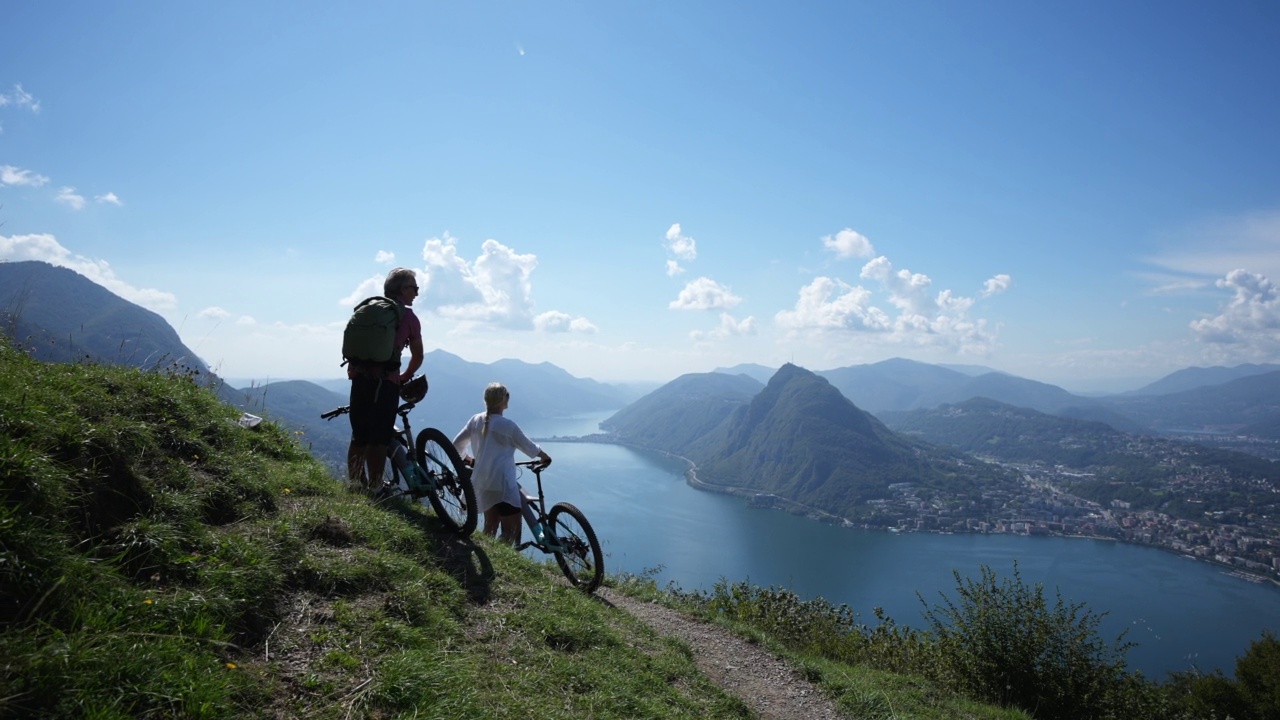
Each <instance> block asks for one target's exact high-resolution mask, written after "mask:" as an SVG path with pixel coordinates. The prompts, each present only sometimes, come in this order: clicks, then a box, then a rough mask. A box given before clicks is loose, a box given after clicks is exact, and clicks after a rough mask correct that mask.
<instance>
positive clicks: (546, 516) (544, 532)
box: [516, 460, 604, 594]
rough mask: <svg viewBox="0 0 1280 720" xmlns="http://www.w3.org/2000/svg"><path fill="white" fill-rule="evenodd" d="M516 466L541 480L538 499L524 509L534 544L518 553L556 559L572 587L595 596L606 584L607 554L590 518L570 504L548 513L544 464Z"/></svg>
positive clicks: (530, 501)
mask: <svg viewBox="0 0 1280 720" xmlns="http://www.w3.org/2000/svg"><path fill="white" fill-rule="evenodd" d="M516 465H517V466H518V467H525V468H529V469H530V470H532V471H533V474H534V476H535V477H537V478H538V497H536V498H533V497H531V498H529V502H528V503H527V504H526V505H525V507H526V508H529V509H530V510H532V512H526V513H525V515H524V518H525V522H526V523H527V524H528V525H529V530H531V531H532V532H533V540H531V541H529V542H526V543H524V544H522V545H520V547H519V548H517V549H519V550H525V549H527V548H534V549H536V550H540V551H542V552H544V553H548V554H550V555H552V556H554V557H555V559H556V564H557V565H559V566H560V570H561V571H562V572H564V576H565V577H566V578H569V583H570V584H572V585H573V586H574V587H576V588H578V589H579V590H582V591H583V592H585V593H588V594H589V593H593V592H595V590H596V588H598V587H600V583H601V582H603V581H604V553H603V552H602V551H601V550H600V541H599V540H597V539H596V531H595V530H593V529H592V528H591V523H589V522H587V516H586V515H583V514H582V511H581V510H579V509H578V508H577V507H575V506H574V505H571V504H569V503H567V502H560V503H556V504H555V505H554V506H553V507H552V508H551V512H547V499H546V496H545V495H544V494H543V492H542V471H543V470H544V469H545V467H544V466H543V464H542V462H541V461H540V460H530V461H526V462H518V463H516Z"/></svg>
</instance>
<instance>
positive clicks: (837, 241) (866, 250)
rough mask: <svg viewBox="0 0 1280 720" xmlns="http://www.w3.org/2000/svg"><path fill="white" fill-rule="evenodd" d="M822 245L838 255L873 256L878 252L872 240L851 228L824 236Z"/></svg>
mask: <svg viewBox="0 0 1280 720" xmlns="http://www.w3.org/2000/svg"><path fill="white" fill-rule="evenodd" d="M822 246H823V247H825V248H826V249H828V250H830V251H832V252H834V253H835V254H836V257H840V258H852V257H871V256H872V255H875V254H876V251H875V248H873V247H871V241H870V240H868V239H867V238H866V237H865V236H863V235H861V234H859V233H857V232H855V231H854V230H852V229H850V228H845V229H843V230H841V231H840V232H838V233H836V234H835V235H827V236H825V237H823V238H822Z"/></svg>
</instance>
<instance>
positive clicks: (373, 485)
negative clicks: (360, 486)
mask: <svg viewBox="0 0 1280 720" xmlns="http://www.w3.org/2000/svg"><path fill="white" fill-rule="evenodd" d="M364 462H365V466H366V467H367V468H368V474H367V475H366V479H367V483H366V484H365V487H366V488H368V489H369V490H370V491H374V490H377V489H378V488H380V487H382V470H383V468H385V467H386V465H387V446H386V445H370V446H368V447H366V448H365V449H364Z"/></svg>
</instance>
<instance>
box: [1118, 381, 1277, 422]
mask: <svg viewBox="0 0 1280 720" xmlns="http://www.w3.org/2000/svg"><path fill="white" fill-rule="evenodd" d="M1103 404H1104V405H1105V406H1106V407H1108V408H1110V409H1112V410H1114V411H1116V412H1118V413H1121V414H1123V415H1125V416H1127V417H1130V418H1133V419H1134V420H1135V421H1137V422H1139V423H1141V424H1143V425H1146V426H1148V427H1150V428H1152V429H1153V430H1155V431H1157V432H1160V433H1163V434H1189V433H1202V432H1213V433H1236V432H1242V431H1243V429H1244V428H1246V427H1250V426H1256V427H1259V428H1265V427H1273V426H1274V424H1275V423H1276V422H1277V421H1280V370H1276V371H1272V372H1267V373H1262V374H1256V375H1248V376H1245V377H1241V378H1237V379H1235V380H1231V381H1229V382H1226V383H1223V384H1221V385H1213V386H1207V387H1198V388H1195V389H1192V390H1184V391H1182V392H1176V393H1170V394H1167V395H1142V396H1125V397H1112V398H1105V399H1103ZM1270 437H1272V438H1280V436H1277V435H1271V436H1270Z"/></svg>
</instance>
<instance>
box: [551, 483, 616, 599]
mask: <svg viewBox="0 0 1280 720" xmlns="http://www.w3.org/2000/svg"><path fill="white" fill-rule="evenodd" d="M547 520H548V522H550V523H551V531H552V532H553V533H555V542H556V543H557V544H559V546H560V547H561V550H560V551H558V552H555V553H553V554H554V555H555V557H556V563H557V564H559V565H560V570H562V571H563V572H564V576H565V577H567V578H569V582H570V583H572V584H573V586H574V587H576V588H578V589H579V590H582V591H583V592H585V593H593V592H595V590H596V588H598V587H600V583H601V582H603V581H604V553H603V552H602V551H601V550H600V541H599V540H597V539H596V531H595V530H593V529H591V523H589V522H587V516H586V515H583V514H582V511H581V510H579V509H578V508H576V507H574V506H573V505H571V504H569V503H556V505H555V507H553V508H551V513H550V514H549V515H548V516H547Z"/></svg>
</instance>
